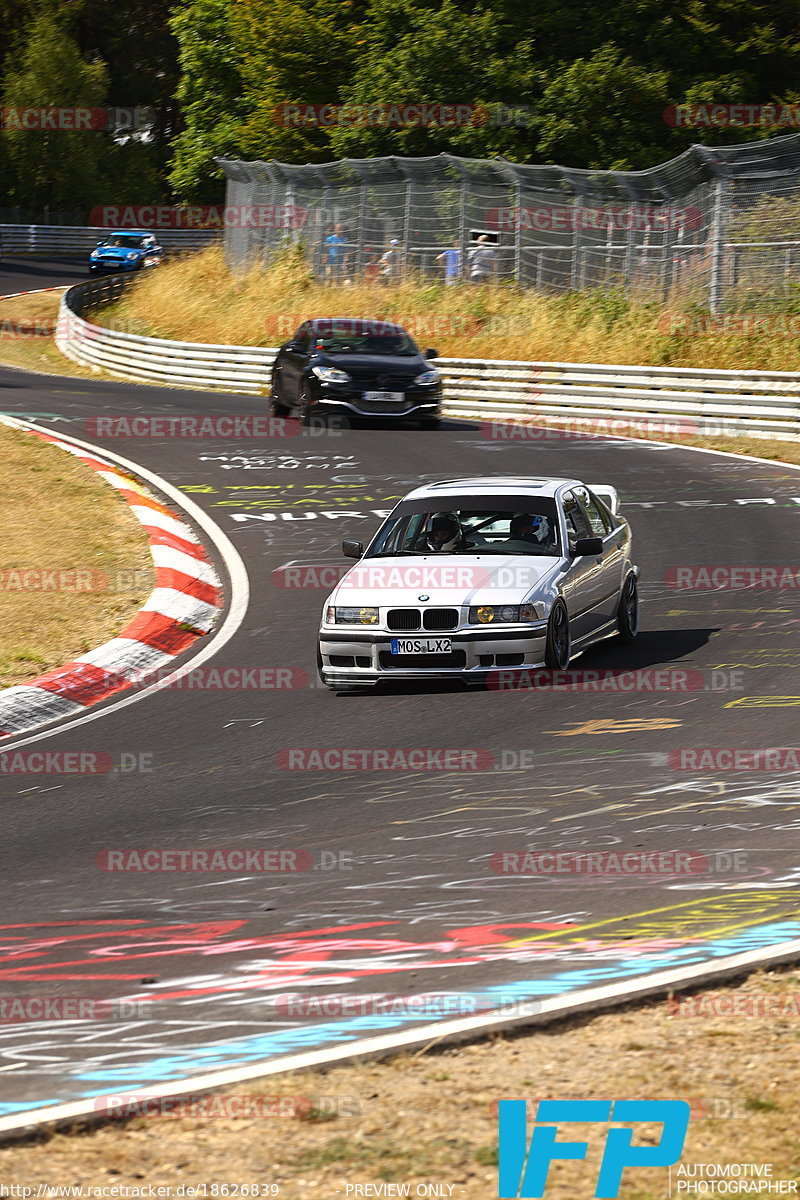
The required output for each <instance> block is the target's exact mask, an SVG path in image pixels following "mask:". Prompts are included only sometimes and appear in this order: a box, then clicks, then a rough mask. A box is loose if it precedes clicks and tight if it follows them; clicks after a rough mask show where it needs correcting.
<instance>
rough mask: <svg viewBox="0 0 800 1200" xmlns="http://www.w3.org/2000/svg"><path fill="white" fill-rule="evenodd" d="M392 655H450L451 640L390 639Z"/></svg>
mask: <svg viewBox="0 0 800 1200" xmlns="http://www.w3.org/2000/svg"><path fill="white" fill-rule="evenodd" d="M390 645H391V647H392V654H450V653H451V652H452V649H453V639H452V638H392V640H391V642H390Z"/></svg>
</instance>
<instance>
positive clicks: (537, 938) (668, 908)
mask: <svg viewBox="0 0 800 1200" xmlns="http://www.w3.org/2000/svg"><path fill="white" fill-rule="evenodd" d="M754 899H760V900H761V901H765V900H766V901H770V900H772V901H775V902H776V903H780V904H786V902H787V900H788V897H787V896H786V895H785V894H781V893H770V892H763V893H761V895H760V896H757V895H756V893H755V892H749V893H748V894H747V895H741V896H730V897H722V896H714V897H713V898H709V899H708V900H706V901H702V900H701V901H698V900H686V901H684V902H683V903H682V904H668V905H665V906H664V907H663V908H650V909H645V910H644V911H643V912H638V913H631V914H630V915H629V917H627V918H624V917H604V918H603V920H602V921H591V922H589V923H588V924H586V925H576V926H574V927H573V928H572V929H569V930H564V929H555V930H553V931H552V932H550V933H541V934H538V935H537V934H533V935H532V936H531V937H524V938H514V940H513V941H511V942H509V943H508V944H509V945H510V946H524V945H525V943H526V942H546V941H552V940H553V939H555V938H558V937H563V936H564V934H565V933H569V934H573V933H583V932H585V931H586V930H587V929H601V928H602V927H603V926H605V925H618V924H619V923H620V922H621V921H622V920H630V921H635V920H637V919H638V918H640V917H653V916H657V915H658V914H659V913H677V912H678V910H679V909H684V908H695V909H698V910H699V912H698V919H701V918H702V917H704V916H706V914H705V913H703V912H702V905H703V904H708V905H713V904H720V903H721V904H723V905H724V904H733V905H734V906H738V905H739V904H742V905H744V904H750V905H752V902H753V900H754ZM713 916H714V914H713V913H711V914H710V918H711V920H713ZM767 919H768V916H767V913H766V912H763V911H762V912H761V913H760V914H759V915H758V916H753V917H751V918H750V919H749V920H747V921H741V922H739V923H737V924H734V925H722V926H719V927H715V928H712V929H709V930H707V931H706V934H705V936H707V937H708V936H711V934H720V933H728V932H732V931H733V930H736V929H745V928H747V926H748V925H758V924H759V922H761V921H764V920H767ZM624 932H625V934H626V935H630V934H632V933H633V934H634V935H635V926H631V927H626V928H625V930H624Z"/></svg>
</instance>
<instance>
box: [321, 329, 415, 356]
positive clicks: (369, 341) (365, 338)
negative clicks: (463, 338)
mask: <svg viewBox="0 0 800 1200" xmlns="http://www.w3.org/2000/svg"><path fill="white" fill-rule="evenodd" d="M314 346H315V348H316V349H317V350H321V351H322V352H323V353H324V354H390V355H392V356H395V355H405V356H408V355H413V354H418V353H419V351H418V350H417V347H416V346H415V345H414V343H413V342H412V340H411V338H410V337H409V336H408V334H407V333H336V332H334V333H330V334H327V333H326V334H316V335H315V338H314Z"/></svg>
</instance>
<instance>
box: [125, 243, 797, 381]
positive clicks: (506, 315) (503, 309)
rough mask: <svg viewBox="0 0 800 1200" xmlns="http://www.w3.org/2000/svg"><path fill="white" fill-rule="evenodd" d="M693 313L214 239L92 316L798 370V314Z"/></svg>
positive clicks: (195, 334) (265, 335)
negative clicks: (330, 269)
mask: <svg viewBox="0 0 800 1200" xmlns="http://www.w3.org/2000/svg"><path fill="white" fill-rule="evenodd" d="M686 303H687V302H686V301H683V304H684V305H686ZM677 307H678V305H677V304H676V305H675V306H674V308H676V309H677ZM696 315H697V312H696V310H695V309H692V308H689V309H686V308H684V309H683V310H682V311H681V312H680V313H678V312H673V311H672V310H670V309H669V306H668V307H667V309H665V307H663V306H662V305H661V304H657V303H654V302H652V301H645V300H637V299H633V300H631V299H630V298H628V297H627V296H626V295H625V293H624V292H623V291H622V290H621V289H614V288H602V289H600V288H597V289H591V290H588V291H583V292H573V293H568V294H566V295H546V294H544V293H542V292H535V291H525V290H522V289H519V288H515V287H513V286H511V285H506V284H503V285H497V286H494V287H489V286H486V287H474V286H472V285H469V284H461V285H459V286H455V287H446V286H445V285H444V284H443V283H439V282H430V281H413V280H409V281H408V282H404V283H401V284H398V285H395V286H392V287H390V288H388V287H383V286H381V285H380V284H379V283H353V284H352V285H350V286H347V285H344V284H337V285H336V286H333V285H327V284H323V283H320V282H317V281H316V280H314V278H313V276H312V275H311V272H310V270H309V268H308V266H307V264H306V262H305V260H304V258H303V257H302V255H301V254H298V253H293V252H288V253H286V254H284V255H283V256H282V257H279V258H278V259H276V260H274V261H273V262H272V263H271V264H270V265H269V266H268V267H265V266H263V265H259V266H253V267H251V268H250V269H249V270H248V271H246V272H244V273H241V274H234V273H232V272H231V271H229V270H228V268H227V266H226V265H225V260H224V256H223V251H222V248H221V247H219V246H212V247H210V248H208V249H206V250H203V251H201V252H200V253H198V254H193V255H188V256H186V257H182V258H177V259H174V260H173V261H171V262H168V263H166V264H165V265H164V266H163V267H160V268H159V269H158V270H157V271H151V272H148V273H147V274H146V275H145V276H144V277H143V278H142V279H140V280H139V281H138V282H137V286H136V288H135V289H133V290H132V291H131V292H129V293H128V295H127V296H125V297H123V299H122V300H121V301H120V302H119V303H118V304H117V305H115V306H114V307H113V308H109V309H106V310H104V313H103V316H102V318H101V320H102V321H103V322H104V323H111V322H116V323H119V322H124V324H123V325H121V327H122V328H124V329H126V330H128V331H129V332H132V333H142V334H145V335H147V336H152V337H166V338H175V339H177V340H180V341H189V342H195V341H196V342H213V343H225V342H227V343H235V344H237V345H253V346H275V345H280V343H281V342H283V341H285V340H286V339H287V338H288V337H289V336H290V334H292V333H293V332H294V330H295V329H296V328H297V326H298V325H299V324H300V323H301V321H303V320H305V319H306V318H307V317H309V316H350V317H358V316H374V317H378V318H387V319H396V320H398V321H399V322H400V323H401V324H403V325H405V326H406V328H408V329H409V332H410V333H412V335H413V336H414V337H415V338H416V340H417V341H418V342H419V344H420V345H421V346H423V347H427V346H435V347H436V349H438V350H439V352H440V353H441V354H443V355H449V356H456V355H458V356H462V357H466V358H506V359H521V360H529V361H549V362H595V363H622V364H632V365H641V366H648V365H652V366H685V367H707V368H716V367H720V368H723V367H724V368H733V369H754V368H760V369H765V370H782V371H800V341H799V340H798V338H797V336H796V332H795V331H794V327H793V322H794V321H796V318H794V317H792V318H791V319H789V318H788V317H787V319H786V321H785V325H786V328H785V329H784V328H783V326H782V325H781V322H780V320H779V319H778V317H779V316H780V314H778V315H777V316H776V314H773V315H772V318H771V320H772V323H771V324H770V323H767V322H763V323H762V324H759V323H758V322H757V321H756V322H755V323H754V324H753V325H752V326H748V328H750V329H751V332H750V333H737V334H731V333H726V332H724V329H725V326H724V324H723V332H714V333H708V334H704V333H701V332H698V330H699V329H701V328H705V326H703V325H702V322H700V321H692V319H691V318H692V317H693V316H696ZM676 318H680V319H676ZM684 318H689V319H688V320H685V319H684Z"/></svg>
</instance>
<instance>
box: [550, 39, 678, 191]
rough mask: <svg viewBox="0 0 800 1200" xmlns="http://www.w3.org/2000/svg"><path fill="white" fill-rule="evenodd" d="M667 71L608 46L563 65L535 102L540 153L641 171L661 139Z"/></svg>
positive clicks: (653, 156) (650, 162) (556, 158)
mask: <svg viewBox="0 0 800 1200" xmlns="http://www.w3.org/2000/svg"><path fill="white" fill-rule="evenodd" d="M668 101H669V79H668V76H667V73H666V71H652V70H646V69H644V68H642V67H640V66H638V65H637V64H636V63H635V62H633V61H632V60H631V59H630V58H628V57H627V56H625V55H623V54H622V52H621V51H620V50H619V49H618V48H617V47H616V46H613V45H606V46H602V47H601V48H600V49H599V50H597V51H596V52H595V54H593V55H592V57H591V58H588V59H584V58H579V59H577V60H576V61H575V62H572V63H565V64H563V69H562V70H561V71H560V72H558V74H556V76H555V77H554V78H553V79H552V80H551V82H549V83H548V84H547V86H546V87H545V89H544V92H543V95H542V98H541V100H540V102H539V104H538V106H537V111H536V125H537V130H538V133H539V144H538V151H539V154H540V155H541V156H542V157H543V158H544V159H545V160H546V161H548V162H558V163H566V164H569V166H572V167H590V168H597V169H603V168H607V169H608V170H616V171H623V170H640V169H641V168H643V167H648V166H653V165H654V164H655V163H656V162H658V159H659V156H660V154H661V146H662V145H663V144H664V142H665V141H666V135H667V132H668V130H667V126H666V125H665V123H664V121H663V116H662V114H663V111H664V109H665V108H666V107H667V104H668Z"/></svg>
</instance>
